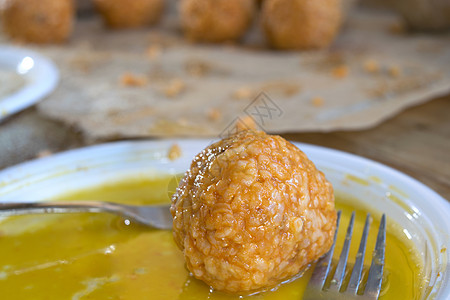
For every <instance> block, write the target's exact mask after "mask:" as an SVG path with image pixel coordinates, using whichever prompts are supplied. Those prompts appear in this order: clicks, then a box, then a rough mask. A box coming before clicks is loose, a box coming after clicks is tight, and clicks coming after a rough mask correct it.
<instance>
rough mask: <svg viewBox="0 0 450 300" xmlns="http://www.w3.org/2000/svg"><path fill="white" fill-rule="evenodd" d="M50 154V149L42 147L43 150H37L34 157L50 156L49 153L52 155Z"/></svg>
mask: <svg viewBox="0 0 450 300" xmlns="http://www.w3.org/2000/svg"><path fill="white" fill-rule="evenodd" d="M52 154H53V152H52V151H50V150H48V149H44V150H41V151H39V152H38V153H37V154H36V157H37V158H43V157H47V156H50V155H52Z"/></svg>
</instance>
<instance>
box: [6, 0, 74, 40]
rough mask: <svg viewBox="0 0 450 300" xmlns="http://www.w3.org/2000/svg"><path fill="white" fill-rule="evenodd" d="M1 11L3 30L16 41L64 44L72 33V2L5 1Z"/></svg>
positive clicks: (62, 0)
mask: <svg viewBox="0 0 450 300" xmlns="http://www.w3.org/2000/svg"><path fill="white" fill-rule="evenodd" d="M0 2H1V1H0ZM1 8H2V11H1V18H0V20H1V21H2V24H3V29H4V31H5V32H6V33H7V34H8V35H9V36H10V37H11V38H13V39H15V40H19V41H23V42H31V43H61V42H64V41H65V40H67V38H68V37H69V35H70V33H71V32H72V27H73V20H74V13H75V12H74V6H73V1H72V0H39V1H30V0H6V1H5V2H4V3H3V7H1Z"/></svg>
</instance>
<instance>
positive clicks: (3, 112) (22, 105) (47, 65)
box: [0, 45, 60, 122]
mask: <svg viewBox="0 0 450 300" xmlns="http://www.w3.org/2000/svg"><path fill="white" fill-rule="evenodd" d="M0 54H2V55H0V62H1V61H2V58H1V57H3V56H4V55H5V54H7V55H8V56H13V57H14V58H15V59H16V60H17V61H21V60H22V59H24V58H26V57H31V58H32V59H33V61H34V65H33V68H34V69H35V70H38V71H39V72H40V73H39V74H38V75H35V77H36V78H37V80H35V81H33V82H26V83H25V85H24V86H23V87H21V88H20V89H19V90H17V91H15V92H13V93H12V94H9V95H6V97H4V98H1V99H0V122H1V121H2V120H3V119H6V118H7V117H9V116H11V115H13V114H15V113H17V112H19V111H22V110H24V109H26V108H28V107H30V106H32V105H34V104H36V103H38V102H39V101H41V100H42V99H44V98H45V97H47V96H48V95H49V94H50V93H51V92H53V91H54V90H55V88H56V87H57V85H58V83H59V80H60V72H59V69H58V67H57V66H56V64H55V63H54V62H53V61H52V60H51V59H50V58H48V57H46V56H44V55H42V54H40V53H38V52H36V51H34V50H30V49H27V48H22V47H15V46H9V45H2V46H0ZM16 73H17V72H16ZM20 76H24V75H20ZM25 76H26V75H25ZM25 81H27V80H26V79H25Z"/></svg>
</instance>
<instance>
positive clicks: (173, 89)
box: [164, 78, 186, 98]
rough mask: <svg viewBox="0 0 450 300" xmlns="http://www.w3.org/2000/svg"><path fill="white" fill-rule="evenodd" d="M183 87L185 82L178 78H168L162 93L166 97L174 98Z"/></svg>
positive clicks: (184, 87)
mask: <svg viewBox="0 0 450 300" xmlns="http://www.w3.org/2000/svg"><path fill="white" fill-rule="evenodd" d="M185 89H186V83H185V82H184V81H183V80H181V79H179V78H175V79H172V80H170V81H169V82H168V84H167V86H166V87H165V88H164V95H166V97H168V98H174V97H176V96H178V95H179V94H181V93H182V92H183V91H184V90H185Z"/></svg>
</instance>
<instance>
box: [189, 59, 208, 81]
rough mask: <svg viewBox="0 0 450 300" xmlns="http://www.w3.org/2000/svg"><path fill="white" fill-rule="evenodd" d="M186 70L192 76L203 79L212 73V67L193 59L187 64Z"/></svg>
mask: <svg viewBox="0 0 450 300" xmlns="http://www.w3.org/2000/svg"><path fill="white" fill-rule="evenodd" d="M185 70H186V72H187V73H188V74H189V75H191V76H195V77H203V76H205V75H207V74H208V73H210V71H211V65H210V64H209V63H208V62H205V61H201V60H193V59H191V60H188V61H187V62H186V64H185Z"/></svg>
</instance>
